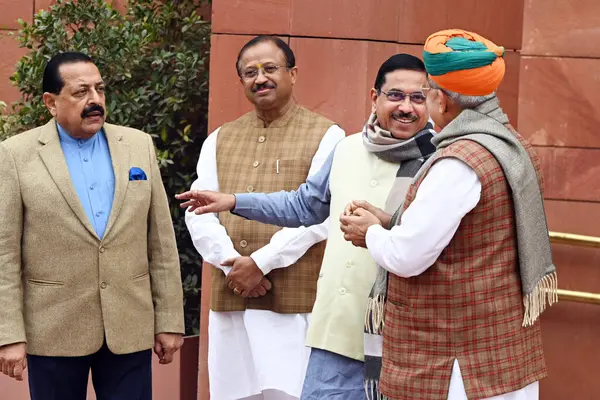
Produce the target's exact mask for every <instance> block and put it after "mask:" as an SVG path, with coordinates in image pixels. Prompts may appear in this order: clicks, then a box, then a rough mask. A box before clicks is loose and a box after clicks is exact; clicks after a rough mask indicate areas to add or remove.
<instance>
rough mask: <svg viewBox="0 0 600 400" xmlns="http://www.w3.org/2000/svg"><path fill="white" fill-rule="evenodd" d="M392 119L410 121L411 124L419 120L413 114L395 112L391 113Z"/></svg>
mask: <svg viewBox="0 0 600 400" xmlns="http://www.w3.org/2000/svg"><path fill="white" fill-rule="evenodd" d="M392 118H399V119H410V120H411V121H412V122H414V121H416V120H417V119H419V117H417V116H416V115H415V114H413V113H410V112H409V113H405V112H401V111H395V112H393V113H392Z"/></svg>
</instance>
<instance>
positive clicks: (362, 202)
mask: <svg viewBox="0 0 600 400" xmlns="http://www.w3.org/2000/svg"><path fill="white" fill-rule="evenodd" d="M352 204H354V206H355V207H356V208H364V209H365V210H368V211H370V212H373V211H374V210H375V206H373V204H371V203H369V202H368V201H366V200H354V201H353V202H352Z"/></svg>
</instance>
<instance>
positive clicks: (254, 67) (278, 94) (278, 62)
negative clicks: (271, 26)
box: [238, 41, 297, 111]
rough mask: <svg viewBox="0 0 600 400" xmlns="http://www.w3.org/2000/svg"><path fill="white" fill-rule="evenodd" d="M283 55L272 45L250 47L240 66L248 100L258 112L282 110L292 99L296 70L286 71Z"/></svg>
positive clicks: (265, 42)
mask: <svg viewBox="0 0 600 400" xmlns="http://www.w3.org/2000/svg"><path fill="white" fill-rule="evenodd" d="M286 65H287V60H286V58H285V55H284V53H283V51H281V49H280V48H279V47H277V45H276V44H275V43H273V42H271V41H264V42H260V43H257V44H256V45H254V46H252V47H249V48H248V49H246V50H245V51H244V53H243V54H242V56H241V57H240V62H239V64H238V68H239V72H240V82H241V83H242V85H243V86H244V91H245V93H246V97H247V98H248V100H250V102H252V103H253V104H254V105H255V106H256V108H258V109H259V110H264V111H267V110H273V109H279V108H282V107H283V106H284V105H285V104H287V103H288V102H289V101H290V99H291V97H292V88H293V86H294V84H295V83H296V74H297V68H296V67H294V68H290V69H289V70H288V69H287V68H286Z"/></svg>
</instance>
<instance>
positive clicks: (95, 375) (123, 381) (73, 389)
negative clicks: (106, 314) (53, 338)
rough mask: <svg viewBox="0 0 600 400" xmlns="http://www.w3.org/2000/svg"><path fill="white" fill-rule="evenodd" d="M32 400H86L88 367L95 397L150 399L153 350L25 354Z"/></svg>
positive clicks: (105, 348) (126, 399) (109, 399)
mask: <svg viewBox="0 0 600 400" xmlns="http://www.w3.org/2000/svg"><path fill="white" fill-rule="evenodd" d="M27 369H28V377H29V392H30V394H31V400H85V399H86V395H87V385H88V377H89V373H90V369H91V371H92V382H93V384H94V391H95V392H96V398H97V399H98V400H152V351H151V350H144V351H140V352H137V353H131V354H113V353H111V351H110V350H109V349H108V347H107V346H106V343H105V344H104V345H103V346H102V348H101V349H100V350H98V352H96V353H94V354H90V355H89V356H83V357H45V356H34V355H28V356H27Z"/></svg>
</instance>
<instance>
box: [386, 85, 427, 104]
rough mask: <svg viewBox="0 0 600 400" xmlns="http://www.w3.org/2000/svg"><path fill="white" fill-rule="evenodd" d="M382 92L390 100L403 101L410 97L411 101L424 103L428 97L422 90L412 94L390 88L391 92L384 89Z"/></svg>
mask: <svg viewBox="0 0 600 400" xmlns="http://www.w3.org/2000/svg"><path fill="white" fill-rule="evenodd" d="M421 89H422V88H421ZM379 92H380V93H383V94H384V95H385V96H386V97H387V98H388V100H389V101H393V102H403V101H404V99H406V98H407V97H408V98H410V101H411V103H414V104H423V103H425V100H426V97H425V95H424V94H423V93H421V92H414V93H411V94H407V93H404V92H401V91H399V90H390V91H389V92H384V91H383V90H379Z"/></svg>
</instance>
